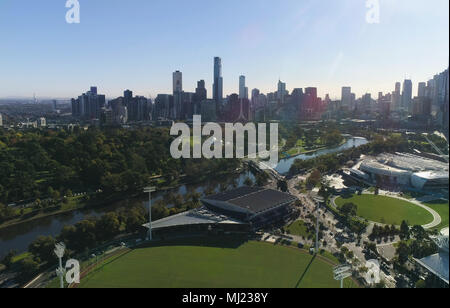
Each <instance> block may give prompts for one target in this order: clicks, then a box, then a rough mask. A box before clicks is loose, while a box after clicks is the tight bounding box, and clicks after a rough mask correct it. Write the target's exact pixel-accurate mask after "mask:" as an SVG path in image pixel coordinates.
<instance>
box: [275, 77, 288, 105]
mask: <svg viewBox="0 0 450 308" xmlns="http://www.w3.org/2000/svg"><path fill="white" fill-rule="evenodd" d="M285 97H286V83H284V82H281V80H278V91H277V99H278V101H279V102H280V103H281V104H284V102H285Z"/></svg>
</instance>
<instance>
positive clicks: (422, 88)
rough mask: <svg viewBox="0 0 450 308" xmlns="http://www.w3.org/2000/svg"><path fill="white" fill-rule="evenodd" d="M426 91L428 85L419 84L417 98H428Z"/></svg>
mask: <svg viewBox="0 0 450 308" xmlns="http://www.w3.org/2000/svg"><path fill="white" fill-rule="evenodd" d="M426 89H427V84H426V83H425V82H419V88H418V91H417V96H418V97H425V96H426Z"/></svg>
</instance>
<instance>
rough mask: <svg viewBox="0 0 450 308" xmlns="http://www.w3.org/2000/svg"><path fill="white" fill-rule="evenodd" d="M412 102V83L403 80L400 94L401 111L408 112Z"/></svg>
mask: <svg viewBox="0 0 450 308" xmlns="http://www.w3.org/2000/svg"><path fill="white" fill-rule="evenodd" d="M411 101H412V81H411V80H409V79H405V81H404V82H403V92H402V109H403V110H404V111H410V108H411Z"/></svg>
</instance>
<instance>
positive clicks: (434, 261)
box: [416, 252, 449, 284]
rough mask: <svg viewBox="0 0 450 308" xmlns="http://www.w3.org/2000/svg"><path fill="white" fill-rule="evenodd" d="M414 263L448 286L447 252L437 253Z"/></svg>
mask: <svg viewBox="0 0 450 308" xmlns="http://www.w3.org/2000/svg"><path fill="white" fill-rule="evenodd" d="M416 261H417V262H418V263H419V264H420V265H422V266H423V267H425V268H426V269H427V270H429V271H430V272H431V273H433V274H434V275H436V276H437V277H439V278H440V279H442V280H443V281H445V282H446V283H447V284H448V269H449V264H448V262H449V258H448V252H447V253H445V252H441V253H437V254H434V255H431V256H428V257H425V258H423V259H420V260H418V259H416Z"/></svg>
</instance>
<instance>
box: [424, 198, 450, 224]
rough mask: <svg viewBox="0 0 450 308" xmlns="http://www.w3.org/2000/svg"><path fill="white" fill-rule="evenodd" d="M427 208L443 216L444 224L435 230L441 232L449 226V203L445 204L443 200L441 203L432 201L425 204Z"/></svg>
mask: <svg viewBox="0 0 450 308" xmlns="http://www.w3.org/2000/svg"><path fill="white" fill-rule="evenodd" d="M425 205H426V206H429V207H430V208H432V209H433V210H435V211H436V212H438V214H439V215H440V216H441V219H442V222H441V224H440V225H438V226H437V227H436V228H435V229H438V230H441V229H444V228H446V227H448V226H449V223H448V219H449V214H448V212H449V203H448V201H447V202H444V201H443V200H440V201H432V202H428V203H425Z"/></svg>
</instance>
